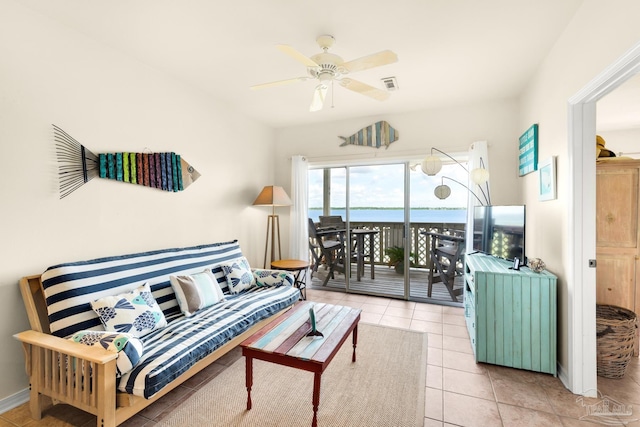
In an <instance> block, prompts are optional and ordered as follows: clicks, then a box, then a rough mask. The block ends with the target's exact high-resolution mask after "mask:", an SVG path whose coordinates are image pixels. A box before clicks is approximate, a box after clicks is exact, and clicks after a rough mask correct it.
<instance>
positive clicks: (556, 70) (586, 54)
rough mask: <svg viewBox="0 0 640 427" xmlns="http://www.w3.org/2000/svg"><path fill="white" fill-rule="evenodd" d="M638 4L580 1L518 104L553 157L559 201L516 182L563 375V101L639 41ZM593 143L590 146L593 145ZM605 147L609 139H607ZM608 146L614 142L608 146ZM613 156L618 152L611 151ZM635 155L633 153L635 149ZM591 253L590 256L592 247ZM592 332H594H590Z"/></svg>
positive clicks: (568, 290) (530, 183)
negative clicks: (554, 297) (552, 303)
mask: <svg viewBox="0 0 640 427" xmlns="http://www.w3.org/2000/svg"><path fill="white" fill-rule="evenodd" d="M638 16H640V2H637V1H635V0H620V1H616V2H615V5H614V4H612V3H605V2H601V1H599V0H585V1H584V3H583V5H582V6H581V8H580V9H579V10H578V12H577V13H576V15H575V17H574V19H573V20H572V22H571V23H570V25H569V26H568V27H567V29H566V30H565V32H564V33H563V35H562V36H561V37H560V39H559V40H558V42H557V43H556V45H555V46H554V48H553V49H552V51H551V52H550V54H549V55H548V56H547V58H546V59H545V61H544V62H543V63H542V64H541V66H540V68H539V70H538V72H537V73H536V75H535V76H534V78H533V79H532V81H531V83H530V85H529V86H528V88H527V90H526V92H525V93H524V95H523V97H522V102H521V103H520V110H521V115H520V126H521V127H522V128H525V127H527V126H529V125H530V124H531V123H539V124H540V146H539V157H540V159H541V160H543V159H545V158H547V157H549V156H557V174H558V198H557V200H554V201H547V202H539V201H538V195H537V185H538V182H537V174H530V175H527V176H526V178H525V179H524V180H521V181H520V184H521V186H522V191H523V194H524V197H525V202H526V204H527V218H528V220H529V222H528V224H527V253H528V254H531V255H532V256H537V257H540V258H542V259H543V260H544V261H545V262H546V264H547V267H548V269H549V270H550V271H551V272H553V273H554V274H556V275H558V278H559V295H558V298H559V300H558V302H559V309H558V310H559V312H558V316H559V331H558V343H559V354H558V357H559V362H560V365H561V374H562V373H563V372H567V368H568V366H569V364H570V362H571V361H570V360H569V356H568V343H569V338H568V332H569V329H568V328H569V319H568V312H569V301H570V296H571V294H572V291H573V289H574V287H577V286H582V284H581V283H567V281H566V280H565V277H566V276H567V272H568V270H569V268H570V266H569V264H568V263H569V261H570V260H569V257H568V255H569V249H570V248H569V242H568V230H569V221H570V220H571V219H570V218H568V216H567V214H568V210H569V203H570V201H569V200H568V195H567V189H568V185H569V182H568V179H569V178H568V177H569V173H570V172H569V170H568V152H569V149H568V145H567V140H568V122H567V117H568V112H567V111H568V108H567V107H568V100H569V98H571V97H572V96H573V95H575V94H576V93H577V92H578V91H579V90H580V89H582V88H583V87H584V86H586V85H587V83H589V82H590V81H591V80H592V79H593V78H595V77H596V76H597V75H599V74H600V73H601V72H602V71H603V70H604V69H605V68H606V67H608V66H609V65H610V64H611V63H613V62H614V61H615V60H616V59H617V58H619V57H620V56H622V54H624V53H625V52H626V51H627V50H629V49H630V48H631V47H632V46H633V45H634V44H635V43H637V41H638V40H640V26H638V24H637V17H638ZM594 144H595V141H594ZM607 145H608V146H609V140H607ZM611 145H612V146H613V141H611ZM616 151H617V148H616ZM634 151H636V150H634ZM593 253H594V254H595V248H594V251H593ZM594 333H595V331H594Z"/></svg>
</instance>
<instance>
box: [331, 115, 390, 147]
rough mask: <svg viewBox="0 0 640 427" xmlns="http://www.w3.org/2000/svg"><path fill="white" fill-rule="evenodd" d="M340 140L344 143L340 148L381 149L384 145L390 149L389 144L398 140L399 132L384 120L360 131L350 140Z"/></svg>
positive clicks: (342, 137)
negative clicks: (348, 146) (353, 146)
mask: <svg viewBox="0 0 640 427" xmlns="http://www.w3.org/2000/svg"><path fill="white" fill-rule="evenodd" d="M339 138H341V139H342V141H343V142H342V144H340V147H345V146H347V145H362V146H364V147H374V148H380V147H382V146H383V145H384V146H385V148H387V149H388V148H389V144H391V143H392V142H395V141H397V140H398V131H397V130H395V129H394V128H393V127H392V126H391V125H390V124H389V123H387V122H385V121H384V120H383V121H381V122H376V123H374V124H372V125H370V126H367V127H366V128H362V129H360V130H359V131H358V132H356V133H354V134H353V135H351V136H350V137H348V138H345V137H344V136H340V137H339Z"/></svg>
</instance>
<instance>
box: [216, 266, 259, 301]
mask: <svg viewBox="0 0 640 427" xmlns="http://www.w3.org/2000/svg"><path fill="white" fill-rule="evenodd" d="M222 271H223V272H224V275H225V277H226V278H227V285H229V291H231V293H232V294H237V293H240V292H241V291H244V290H245V289H249V288H251V287H253V286H255V285H256V279H255V277H253V273H252V272H251V267H250V266H249V261H247V259H246V258H245V257H242V258H237V259H234V260H233V261H229V262H228V263H226V264H222Z"/></svg>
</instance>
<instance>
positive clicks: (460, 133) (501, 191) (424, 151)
mask: <svg viewBox="0 0 640 427" xmlns="http://www.w3.org/2000/svg"><path fill="white" fill-rule="evenodd" d="M335 108H340V106H339V105H337V106H336V107H335ZM319 114H322V113H321V112H320V113H319ZM379 120H386V121H387V122H389V124H391V126H393V127H394V128H395V129H396V130H397V131H398V132H399V135H400V138H399V139H398V141H396V142H394V143H392V144H391V145H390V146H389V148H388V149H385V148H384V147H381V148H379V149H375V148H371V147H360V146H346V147H340V143H341V140H340V138H338V136H339V135H340V136H345V137H348V136H350V135H352V134H354V133H356V132H357V131H358V130H360V129H362V128H363V127H366V126H368V125H370V124H372V123H375V122H377V121H379ZM521 133H522V132H521V131H520V129H519V127H518V109H517V103H516V101H515V100H497V101H492V102H487V103H485V104H482V105H469V106H460V107H457V108H442V109H433V110H424V111H416V112H411V113H403V114H388V115H384V116H373V117H362V118H359V119H351V120H343V121H338V122H331V123H324V124H316V125H309V126H299V127H292V128H286V129H280V130H278V132H277V141H278V143H277V156H276V171H277V172H276V182H278V183H280V184H281V185H282V186H283V187H284V188H285V189H286V190H287V191H289V189H290V175H289V173H290V172H289V170H290V168H289V165H290V158H291V156H292V155H304V156H306V157H307V158H309V159H310V161H312V162H313V161H321V160H324V161H328V160H331V159H333V160H337V161H341V160H344V161H352V160H360V161H367V160H368V159H370V160H375V159H383V158H403V157H407V158H408V157H412V158H415V157H416V156H417V158H420V159H421V158H423V157H425V156H427V155H428V154H429V151H430V148H431V147H436V148H438V149H440V150H443V151H445V152H467V151H468V149H469V145H470V144H471V143H472V142H474V141H479V140H486V141H488V144H489V165H490V166H489V167H490V170H491V199H492V202H493V204H496V205H497V204H517V203H520V202H521V195H520V191H519V187H518V186H517V185H514V183H516V182H517V180H518V178H517V177H518V168H517V159H518V157H517V153H518V136H519V135H520V134H521ZM283 214H285V212H281V217H283V218H288V215H283ZM286 224H288V220H287V221H286ZM283 231H284V232H285V233H283V242H282V246H283V250H286V248H288V243H289V239H288V225H287V226H285V227H284V229H283ZM285 234H286V237H285Z"/></svg>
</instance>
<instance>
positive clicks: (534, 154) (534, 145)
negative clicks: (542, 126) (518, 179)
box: [518, 123, 538, 176]
mask: <svg viewBox="0 0 640 427" xmlns="http://www.w3.org/2000/svg"><path fill="white" fill-rule="evenodd" d="M518 148H519V150H518V175H519V176H524V175H526V174H528V173H530V172H534V171H536V170H538V124H537V123H536V124H534V125H531V127H530V128H529V129H527V131H526V132H525V133H523V134H522V135H521V136H520V145H519V147H518Z"/></svg>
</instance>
